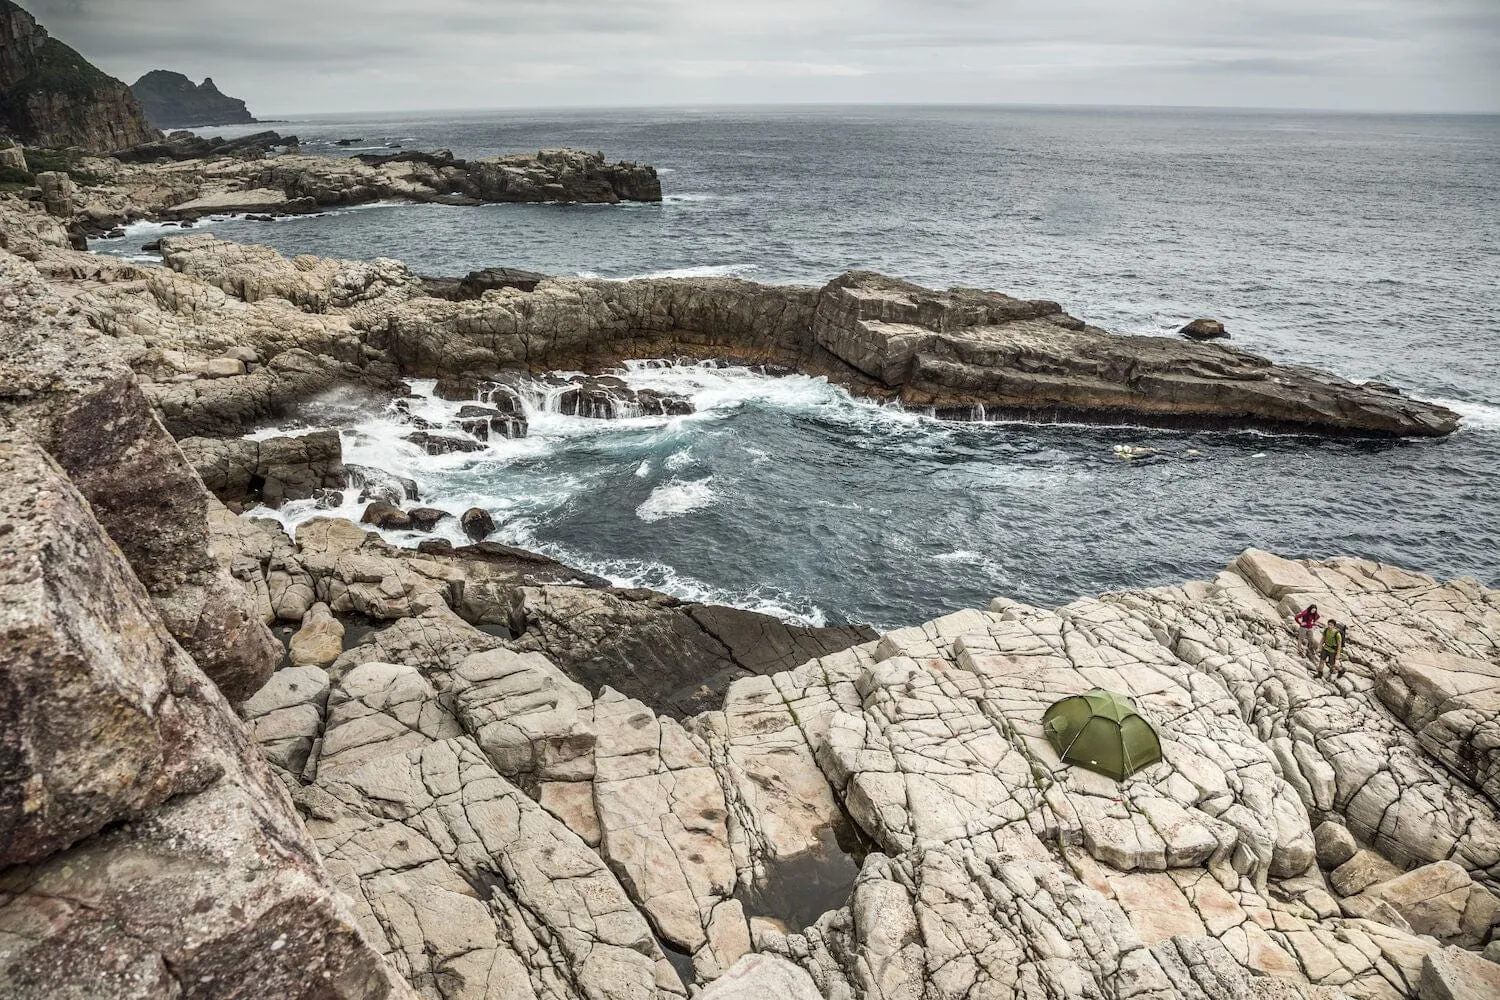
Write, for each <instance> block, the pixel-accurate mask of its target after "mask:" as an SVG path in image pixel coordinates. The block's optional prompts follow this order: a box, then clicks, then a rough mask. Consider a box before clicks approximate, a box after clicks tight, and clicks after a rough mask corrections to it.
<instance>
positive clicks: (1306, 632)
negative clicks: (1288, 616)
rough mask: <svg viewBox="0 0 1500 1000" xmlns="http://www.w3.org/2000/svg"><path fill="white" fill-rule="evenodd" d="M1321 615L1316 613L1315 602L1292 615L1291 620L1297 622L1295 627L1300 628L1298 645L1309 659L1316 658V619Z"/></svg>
mask: <svg viewBox="0 0 1500 1000" xmlns="http://www.w3.org/2000/svg"><path fill="white" fill-rule="evenodd" d="M1321 617H1322V616H1321V615H1319V614H1318V606H1317V605H1316V604H1309V605H1308V606H1307V607H1305V608H1303V609H1302V610H1301V611H1299V612H1297V613H1296V615H1294V616H1293V617H1292V620H1293V621H1295V622H1296V623H1297V627H1298V628H1300V629H1302V636H1301V641H1300V646H1301V649H1302V652H1303V653H1305V654H1306V655H1307V656H1308V658H1309V659H1314V660H1316V659H1317V658H1318V635H1317V629H1318V620H1319V618H1321Z"/></svg>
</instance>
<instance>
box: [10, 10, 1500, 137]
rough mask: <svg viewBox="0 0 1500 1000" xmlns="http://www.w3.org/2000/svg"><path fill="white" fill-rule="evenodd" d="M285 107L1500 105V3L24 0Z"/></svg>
mask: <svg viewBox="0 0 1500 1000" xmlns="http://www.w3.org/2000/svg"><path fill="white" fill-rule="evenodd" d="M20 3H21V4H22V5H23V6H25V7H27V8H28V9H29V10H31V11H32V13H34V14H35V15H36V16H37V18H38V20H40V21H41V22H42V23H43V24H44V25H46V26H47V28H48V29H49V30H51V32H52V33H53V34H54V35H56V36H57V37H58V38H61V39H62V40H63V41H65V42H67V43H68V44H70V45H72V46H73V47H74V48H76V49H78V50H80V51H81V52H83V53H84V55H86V56H88V57H89V58H90V59H91V60H93V61H94V62H95V63H96V64H97V65H99V66H100V67H101V68H103V69H105V70H107V71H108V72H110V73H113V74H114V75H116V76H118V77H121V78H122V79H124V80H125V81H126V82H127V83H128V82H133V81H134V80H135V79H136V78H137V77H139V76H140V75H141V73H143V72H145V71H146V70H148V69H157V68H161V69H174V70H177V71H179V72H183V73H186V74H188V75H189V76H192V77H193V78H194V79H201V78H202V77H204V76H212V77H214V79H215V81H216V82H217V83H218V84H219V86H220V88H221V89H223V90H224V91H225V92H226V93H230V94H233V95H234V96H236V97H243V98H245V99H246V100H247V101H249V102H250V108H251V110H252V111H254V112H255V113H257V114H259V115H261V116H262V117H269V116H272V115H275V114H278V113H281V114H292V113H300V112H319V111H328V112H339V111H404V110H418V109H456V108H498V107H537V106H552V105H583V106H600V105H654V104H708V103H723V102H730V103H749V104H754V103H784V102H847V101H859V102H911V101H918V102H950V101H951V102H1036V103H1068V104H1179V105H1226V106H1251V107H1302V108H1349V109H1372V110H1387V109H1388V110H1431V111H1495V110H1500V0H1321V2H1320V0H837V2H826V0H253V2H248V3H247V2H246V0H20Z"/></svg>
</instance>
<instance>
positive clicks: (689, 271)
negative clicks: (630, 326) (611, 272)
mask: <svg viewBox="0 0 1500 1000" xmlns="http://www.w3.org/2000/svg"><path fill="white" fill-rule="evenodd" d="M759 270H760V267H759V265H757V264H700V265H697V266H695V267H669V268H667V269H665V270H662V271H647V272H646V273H645V274H638V275H633V276H632V277H635V278H739V277H743V276H744V275H747V274H752V273H754V272H755V271H759ZM625 280H627V281H628V280H631V279H629V278H627V279H625Z"/></svg>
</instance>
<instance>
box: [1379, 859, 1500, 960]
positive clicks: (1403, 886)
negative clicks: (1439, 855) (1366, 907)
mask: <svg viewBox="0 0 1500 1000" xmlns="http://www.w3.org/2000/svg"><path fill="white" fill-rule="evenodd" d="M1361 895H1362V896H1364V897H1367V898H1369V899H1372V900H1380V901H1381V902H1384V903H1386V904H1388V905H1389V906H1390V907H1391V908H1392V909H1394V910H1395V911H1396V912H1397V913H1399V914H1400V915H1401V916H1402V918H1403V919H1404V920H1405V921H1406V922H1407V924H1408V925H1409V926H1410V927H1411V929H1412V931H1413V932H1414V933H1416V934H1430V935H1432V936H1433V937H1435V938H1437V939H1438V940H1439V941H1442V942H1444V943H1450V944H1456V945H1458V946H1459V947H1461V948H1463V947H1467V948H1472V947H1474V946H1476V945H1482V944H1484V943H1485V942H1486V941H1487V940H1488V939H1489V934H1490V927H1491V926H1492V925H1493V924H1494V923H1495V922H1496V916H1497V914H1496V909H1497V906H1496V901H1495V897H1494V896H1493V895H1491V894H1490V892H1489V891H1488V890H1487V889H1485V888H1484V886H1481V885H1475V884H1474V880H1473V879H1472V878H1470V877H1469V873H1468V872H1466V871H1464V869H1462V868H1460V867H1459V866H1458V865H1456V864H1454V863H1453V862H1451V861H1439V862H1436V863H1435V864H1430V865H1424V866H1423V867H1421V868H1418V869H1416V870H1415V871H1410V872H1407V873H1406V874H1405V875H1399V876H1397V877H1396V878H1393V879H1390V880H1388V881H1385V882H1379V883H1376V884H1375V885H1372V886H1370V887H1369V888H1368V889H1365V890H1364V891H1363V893H1361Z"/></svg>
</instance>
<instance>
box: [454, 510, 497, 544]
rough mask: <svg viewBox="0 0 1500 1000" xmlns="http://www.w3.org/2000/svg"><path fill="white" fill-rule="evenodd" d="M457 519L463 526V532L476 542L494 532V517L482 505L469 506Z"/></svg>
mask: <svg viewBox="0 0 1500 1000" xmlns="http://www.w3.org/2000/svg"><path fill="white" fill-rule="evenodd" d="M458 520H459V524H460V525H462V526H463V529H464V534H466V535H468V536H469V537H470V538H472V539H474V541H476V542H482V541H484V539H486V538H488V537H489V536H490V535H493V534H494V533H495V519H494V518H493V517H491V516H490V512H489V511H487V510H485V509H484V508H482V507H471V508H469V509H468V510H466V511H464V512H463V515H462V516H461V517H460V518H459V519H458Z"/></svg>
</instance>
